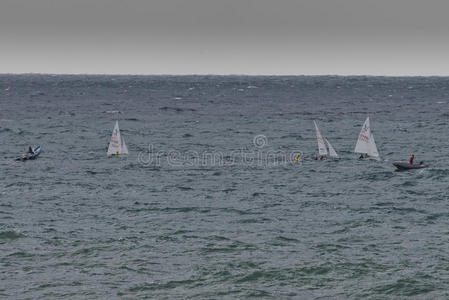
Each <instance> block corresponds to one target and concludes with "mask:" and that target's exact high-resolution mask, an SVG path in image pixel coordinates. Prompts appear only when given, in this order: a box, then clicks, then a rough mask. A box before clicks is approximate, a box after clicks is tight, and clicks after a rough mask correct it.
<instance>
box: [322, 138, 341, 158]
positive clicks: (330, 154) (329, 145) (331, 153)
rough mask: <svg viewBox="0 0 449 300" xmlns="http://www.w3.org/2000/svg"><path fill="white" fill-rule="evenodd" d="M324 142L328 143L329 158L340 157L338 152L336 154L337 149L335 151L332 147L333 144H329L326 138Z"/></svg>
mask: <svg viewBox="0 0 449 300" xmlns="http://www.w3.org/2000/svg"><path fill="white" fill-rule="evenodd" d="M324 140H325V141H326V144H327V147H328V149H329V156H330V157H338V154H337V152H335V149H334V147H332V145H331V143H329V141H328V140H327V139H326V138H324Z"/></svg>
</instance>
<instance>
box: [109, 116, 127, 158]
mask: <svg viewBox="0 0 449 300" xmlns="http://www.w3.org/2000/svg"><path fill="white" fill-rule="evenodd" d="M117 153H118V154H128V147H126V144H125V140H124V139H123V138H122V136H121V135H120V128H119V126H118V121H116V122H115V126H114V130H113V131H112V136H111V141H110V142H109V147H108V155H116V154H117Z"/></svg>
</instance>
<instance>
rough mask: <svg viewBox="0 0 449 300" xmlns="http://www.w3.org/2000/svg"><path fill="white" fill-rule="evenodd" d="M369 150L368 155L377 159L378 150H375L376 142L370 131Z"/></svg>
mask: <svg viewBox="0 0 449 300" xmlns="http://www.w3.org/2000/svg"><path fill="white" fill-rule="evenodd" d="M368 150H369V152H368V155H369V156H370V157H374V158H375V159H379V152H377V147H376V142H375V141H374V135H373V134H372V133H371V137H370V143H369V148H368Z"/></svg>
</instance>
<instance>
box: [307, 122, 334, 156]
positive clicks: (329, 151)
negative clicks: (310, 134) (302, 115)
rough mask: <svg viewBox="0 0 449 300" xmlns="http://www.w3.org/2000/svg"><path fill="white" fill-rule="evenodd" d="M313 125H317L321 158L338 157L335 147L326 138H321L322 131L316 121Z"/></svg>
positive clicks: (316, 130)
mask: <svg viewBox="0 0 449 300" xmlns="http://www.w3.org/2000/svg"><path fill="white" fill-rule="evenodd" d="M313 124H315V132H316V139H317V142H318V154H319V155H320V157H321V158H324V157H326V156H328V155H329V156H330V157H338V154H337V152H336V151H335V149H334V147H332V145H331V143H329V141H328V140H327V139H326V138H323V137H322V136H321V133H320V130H319V129H318V125H317V124H316V122H315V121H313Z"/></svg>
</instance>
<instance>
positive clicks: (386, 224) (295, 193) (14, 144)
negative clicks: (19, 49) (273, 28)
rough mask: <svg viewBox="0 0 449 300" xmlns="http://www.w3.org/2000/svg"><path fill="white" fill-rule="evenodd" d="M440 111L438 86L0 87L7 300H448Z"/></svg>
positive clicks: (410, 81) (154, 82)
mask: <svg viewBox="0 0 449 300" xmlns="http://www.w3.org/2000/svg"><path fill="white" fill-rule="evenodd" d="M448 108H449V78H445V77H435V78H428V77H419V78H418V77H416V78H414V77H410V78H388V77H336V76H321V77H307V76H300V77H245V76H226V77H221V76H178V77H177V76H81V75H79V76H51V75H0V141H1V146H0V154H1V158H0V168H1V172H0V270H1V272H0V297H1V298H2V299H5V298H10V299H22V298H23V299H25V298H28V299H39V298H40V299H42V298H45V299H64V298H80V299H96V298H108V299H115V298H129V299H131V298H144V297H145V298H157V299H181V298H182V299H188V298H207V299H221V298H251V297H252V298H257V299H260V298H272V299H283V298H295V299H340V298H341V299H347V298H369V299H383V298H385V299H386V298H416V299H435V298H440V299H443V298H448V297H449V292H448V291H449V256H448V255H449V191H448V183H449V148H448V137H449V130H448V129H449V123H448V117H449V110H448ZM116 111H120V112H121V113H120V114H118V113H116ZM367 116H369V117H370V120H371V127H372V131H373V133H374V136H375V138H376V143H377V147H378V150H379V152H380V156H381V161H359V160H358V159H357V155H356V154H354V153H353V152H352V151H353V149H354V146H355V142H356V140H357V137H358V134H359V131H360V128H361V126H362V124H363V122H364V120H365V118H366V117H367ZM116 119H118V120H119V124H120V128H121V133H122V135H123V137H124V139H125V141H126V144H127V146H128V148H129V151H130V155H129V156H127V157H125V156H123V157H118V158H116V157H107V156H106V150H107V146H108V142H109V138H110V135H111V132H112V128H113V126H114V123H115V120H116ZM313 120H317V122H318V125H319V126H320V130H321V133H322V134H323V136H325V137H327V138H328V139H329V141H330V142H331V143H332V145H333V146H334V148H335V149H336V151H337V152H338V153H339V155H340V158H339V159H338V160H326V161H314V160H313V159H312V158H313V157H314V156H315V154H316V152H317V144H316V138H315V131H314V127H313V122H312V121H313ZM38 144H39V145H41V146H42V148H43V152H42V154H41V155H40V157H39V158H38V159H36V160H34V161H27V162H16V161H14V158H15V157H16V156H18V155H20V154H21V153H22V152H23V151H24V150H25V149H26V148H27V147H28V146H29V145H38ZM298 153H300V154H301V156H300V158H301V159H300V162H299V163H294V159H293V158H294V157H295V155H296V154H298ZM412 153H413V154H415V160H416V161H425V162H427V163H429V164H430V167H429V168H427V169H422V170H413V171H406V172H397V171H395V170H394V167H393V166H392V164H391V163H392V162H393V161H395V160H407V159H408V157H409V156H410V154H412Z"/></svg>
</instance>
